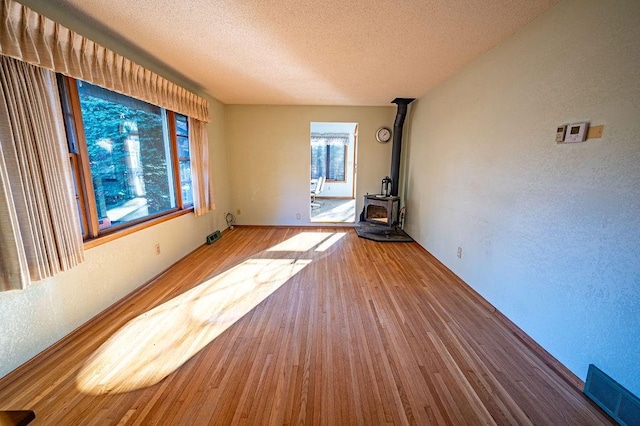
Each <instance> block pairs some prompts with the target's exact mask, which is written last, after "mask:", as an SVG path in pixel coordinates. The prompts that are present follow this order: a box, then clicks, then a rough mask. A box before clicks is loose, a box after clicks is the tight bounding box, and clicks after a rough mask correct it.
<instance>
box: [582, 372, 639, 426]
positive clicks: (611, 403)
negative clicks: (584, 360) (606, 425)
mask: <svg viewBox="0 0 640 426" xmlns="http://www.w3.org/2000/svg"><path fill="white" fill-rule="evenodd" d="M584 393H585V395H587V396H588V397H589V398H591V399H592V400H593V401H594V402H595V403H596V404H598V405H599V406H600V407H601V408H602V409H603V410H604V411H606V412H607V413H608V414H609V415H610V416H611V417H613V419H614V420H615V421H617V422H618V423H620V424H621V425H624V426H640V399H638V397H637V396H635V395H633V394H632V393H631V392H629V391H628V390H627V389H625V388H624V387H622V386H621V385H620V384H619V383H618V382H616V381H615V380H613V379H612V378H611V377H609V376H608V375H607V374H605V373H604V372H603V371H602V370H600V369H599V368H598V367H596V366H595V365H593V364H590V365H589V371H588V372H587V381H586V383H585V384H584Z"/></svg>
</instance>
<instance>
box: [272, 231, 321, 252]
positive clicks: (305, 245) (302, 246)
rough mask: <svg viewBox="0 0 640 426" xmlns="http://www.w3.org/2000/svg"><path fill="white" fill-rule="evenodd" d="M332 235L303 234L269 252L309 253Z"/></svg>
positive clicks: (319, 233)
mask: <svg viewBox="0 0 640 426" xmlns="http://www.w3.org/2000/svg"><path fill="white" fill-rule="evenodd" d="M332 235H334V233H333V232H301V233H299V234H298V235H296V236H294V237H291V238H289V239H288V240H287V241H283V242H281V243H280V244H278V245H275V246H273V247H271V248H270V249H267V251H309V250H311V249H312V248H314V247H315V246H317V245H318V244H320V243H322V242H323V241H325V240H326V239H328V238H329V237H331V236H332Z"/></svg>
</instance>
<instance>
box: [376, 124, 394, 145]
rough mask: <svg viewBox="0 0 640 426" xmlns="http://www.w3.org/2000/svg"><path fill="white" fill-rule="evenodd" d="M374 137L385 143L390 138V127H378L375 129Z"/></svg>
mask: <svg viewBox="0 0 640 426" xmlns="http://www.w3.org/2000/svg"><path fill="white" fill-rule="evenodd" d="M376 139H377V141H378V142H380V143H387V142H389V141H390V140H391V129H389V128H388V127H380V128H379V129H378V130H377V131H376Z"/></svg>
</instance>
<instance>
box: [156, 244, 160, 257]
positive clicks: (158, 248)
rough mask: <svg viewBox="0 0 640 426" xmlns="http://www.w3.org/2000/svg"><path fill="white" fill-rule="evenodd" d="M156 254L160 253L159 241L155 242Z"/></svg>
mask: <svg viewBox="0 0 640 426" xmlns="http://www.w3.org/2000/svg"><path fill="white" fill-rule="evenodd" d="M156 254H160V243H156Z"/></svg>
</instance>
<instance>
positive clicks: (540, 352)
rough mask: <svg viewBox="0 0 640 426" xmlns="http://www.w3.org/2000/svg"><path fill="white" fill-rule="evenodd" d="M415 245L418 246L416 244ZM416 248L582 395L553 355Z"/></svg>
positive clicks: (578, 382)
mask: <svg viewBox="0 0 640 426" xmlns="http://www.w3.org/2000/svg"><path fill="white" fill-rule="evenodd" d="M416 244H418V243H417V242H416ZM418 246H419V247H420V248H421V249H422V250H424V251H425V252H426V253H427V254H428V255H429V256H430V257H432V258H433V259H434V260H435V261H436V262H437V263H439V264H440V265H442V267H443V268H444V269H446V270H447V271H449V273H450V274H451V275H452V276H453V277H455V278H456V280H457V281H458V282H459V283H460V285H461V286H462V288H463V289H464V290H465V291H466V292H467V293H468V294H469V296H470V297H472V298H473V299H475V300H476V301H477V302H478V303H479V304H480V305H482V306H483V307H484V308H485V309H486V310H487V311H488V312H490V313H491V314H492V315H493V316H494V317H495V318H496V319H497V320H498V321H499V322H500V323H501V324H503V325H504V326H505V327H506V328H507V329H508V330H509V331H510V332H511V333H512V334H513V335H514V336H515V337H516V338H517V339H518V340H519V341H520V342H522V344H524V345H525V346H526V347H527V348H528V349H529V350H530V351H531V352H533V354H534V355H535V356H537V357H538V358H539V359H540V360H541V361H542V362H543V363H544V364H545V365H546V366H547V367H549V368H550V369H551V370H552V371H553V372H554V373H556V374H557V375H558V377H560V378H561V379H562V380H563V381H564V382H565V383H567V384H568V385H570V386H572V387H573V388H575V389H576V390H577V391H579V392H580V393H582V389H583V388H584V382H583V381H582V380H581V379H580V378H579V377H578V376H576V375H575V374H574V373H573V372H572V371H571V370H569V369H568V368H567V367H566V366H565V365H564V364H562V363H561V362H560V361H558V360H557V359H556V358H555V357H554V356H553V355H551V354H550V353H549V352H547V350H546V349H544V348H543V347H542V346H540V344H539V343H538V342H536V341H535V340H533V338H531V336H529V335H528V334H527V333H525V332H524V331H523V330H522V329H521V328H520V327H518V326H517V325H516V324H515V323H514V322H513V321H511V320H510V319H509V318H508V317H507V316H506V315H505V314H503V313H502V312H500V311H499V310H498V309H497V308H496V307H495V306H493V305H492V304H491V303H490V302H489V301H487V299H485V298H484V297H482V295H480V293H478V292H477V291H476V290H474V289H473V287H471V286H470V285H469V284H467V283H466V282H465V281H464V280H463V279H462V278H460V277H459V276H458V275H456V274H455V273H454V272H453V271H452V270H451V269H449V268H448V267H447V266H446V265H445V264H444V263H442V262H441V261H440V260H439V259H438V258H437V257H435V256H434V255H433V254H431V252H429V251H428V250H427V249H425V248H424V247H422V245H420V244H418Z"/></svg>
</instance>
